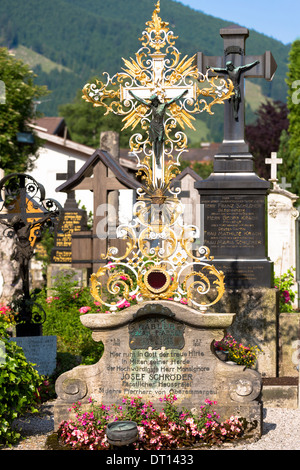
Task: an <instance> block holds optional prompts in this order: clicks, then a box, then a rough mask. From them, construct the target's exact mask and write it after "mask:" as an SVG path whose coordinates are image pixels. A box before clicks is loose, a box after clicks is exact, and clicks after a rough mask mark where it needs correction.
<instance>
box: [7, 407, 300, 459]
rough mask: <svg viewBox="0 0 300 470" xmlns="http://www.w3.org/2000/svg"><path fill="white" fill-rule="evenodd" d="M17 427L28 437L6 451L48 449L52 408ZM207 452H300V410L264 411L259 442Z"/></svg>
mask: <svg viewBox="0 0 300 470" xmlns="http://www.w3.org/2000/svg"><path fill="white" fill-rule="evenodd" d="M16 425H17V426H18V427H21V428H22V435H24V436H26V438H25V439H24V440H22V441H20V443H19V444H17V445H15V446H13V447H7V448H5V449H3V450H45V442H46V439H47V436H48V435H50V434H52V432H53V430H54V421H53V405H52V404H51V403H46V404H44V405H42V407H41V409H40V412H39V413H38V414H37V415H28V416H25V417H23V418H22V419H19V420H18V422H17V423H16ZM203 450H204V449H203ZM205 450H300V409H298V410H296V409H295V410H291V409H282V408H267V409H264V424H263V435H262V438H261V439H260V440H259V441H257V442H254V443H249V444H242V443H241V444H238V445H237V446H234V447H233V446H232V445H226V446H224V447H218V448H214V447H213V448H209V449H205Z"/></svg>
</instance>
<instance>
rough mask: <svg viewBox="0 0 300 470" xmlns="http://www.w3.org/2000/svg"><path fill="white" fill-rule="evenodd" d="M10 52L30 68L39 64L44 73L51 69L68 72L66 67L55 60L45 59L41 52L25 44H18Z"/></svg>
mask: <svg viewBox="0 0 300 470" xmlns="http://www.w3.org/2000/svg"><path fill="white" fill-rule="evenodd" d="M12 53H13V54H14V55H15V57H16V59H20V60H22V61H23V62H25V64H27V65H29V67H31V68H32V69H33V68H34V67H36V66H37V65H40V66H41V69H42V71H43V72H45V73H50V72H51V71H52V70H55V69H56V70H58V71H59V72H60V71H62V70H65V71H69V72H70V69H68V68H67V67H64V66H63V65H60V64H57V63H56V62H53V61H52V60H50V59H47V57H45V56H43V55H42V54H38V53H37V52H34V51H33V50H32V49H29V48H28V47H25V46H21V45H20V46H18V47H17V48H16V49H13V50H12Z"/></svg>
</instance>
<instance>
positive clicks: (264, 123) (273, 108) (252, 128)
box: [245, 100, 289, 180]
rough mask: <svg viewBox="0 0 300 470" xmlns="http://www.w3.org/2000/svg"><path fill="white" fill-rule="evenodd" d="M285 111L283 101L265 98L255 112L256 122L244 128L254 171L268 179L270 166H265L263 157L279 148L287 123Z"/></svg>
mask: <svg viewBox="0 0 300 470" xmlns="http://www.w3.org/2000/svg"><path fill="white" fill-rule="evenodd" d="M287 112H288V110H287V106H286V104H285V103H282V102H281V101H275V102H272V101H270V100H267V102H266V103H262V104H261V106H260V107H259V109H258V111H257V112H256V115H257V119H256V122H255V123H254V124H250V125H248V126H246V129H245V137H246V140H247V142H248V143H249V150H250V153H251V154H252V155H253V156H254V164H255V169H256V172H257V174H258V175H259V176H260V177H261V178H265V179H266V180H268V179H270V168H269V167H268V166H266V164H265V159H266V158H268V157H270V155H271V152H277V151H278V149H279V145H280V136H281V133H282V131H283V130H287V129H288V125H289V122H288V118H287Z"/></svg>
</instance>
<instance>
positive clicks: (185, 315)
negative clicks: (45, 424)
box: [54, 301, 262, 434]
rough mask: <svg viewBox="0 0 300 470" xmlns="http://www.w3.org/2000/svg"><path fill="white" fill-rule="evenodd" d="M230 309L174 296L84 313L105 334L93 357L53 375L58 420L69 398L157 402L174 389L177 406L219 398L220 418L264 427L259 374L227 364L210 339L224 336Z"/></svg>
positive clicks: (95, 332) (97, 335)
mask: <svg viewBox="0 0 300 470" xmlns="http://www.w3.org/2000/svg"><path fill="white" fill-rule="evenodd" d="M234 317H235V315H234V314H210V313H205V314H201V313H199V312H198V311H195V310H193V309H191V308H189V307H187V306H185V305H181V304H177V303H176V302H172V301H160V302H158V301H157V302H145V303H143V304H141V305H135V306H132V307H130V308H128V309H126V311H122V314H121V313H109V314H104V315H99V314H98V315H84V316H82V317H81V322H82V323H83V325H84V326H86V327H87V328H90V329H91V330H92V336H93V339H94V340H95V341H103V344H104V354H103V356H102V358H101V359H100V360H99V362H98V363H97V364H94V365H92V366H79V367H76V368H74V369H73V370H72V371H69V372H67V373H65V374H62V375H61V376H60V377H59V378H58V379H57V382H56V393H57V396H58V399H57V400H56V403H55V406H54V415H55V426H56V427H57V426H58V425H59V423H60V422H61V421H62V420H63V419H69V417H70V413H71V412H70V411H69V408H70V404H72V403H74V402H76V401H78V400H80V401H81V403H83V405H84V404H85V403H88V399H89V397H92V398H93V399H95V400H96V401H97V402H98V403H104V404H106V405H109V404H112V403H117V404H121V403H122V398H123V397H124V396H128V395H129V396H133V395H135V396H137V395H139V396H142V398H143V399H144V400H151V401H152V402H153V403H154V406H155V407H156V408H157V409H159V408H160V407H161V403H160V401H159V398H162V397H164V395H165V394H169V393H171V392H173V393H175V394H176V396H177V403H178V405H179V407H180V406H181V407H187V408H189V409H196V410H199V408H200V406H201V405H202V404H204V400H205V399H206V398H208V399H210V400H214V401H217V405H216V406H215V409H216V411H217V412H218V413H219V414H220V415H221V417H222V419H225V418H228V417H229V416H231V415H232V414H235V415H236V414H237V415H239V416H241V415H243V417H245V418H246V419H248V420H249V421H253V420H257V421H258V423H259V425H258V427H257V429H256V432H257V433H258V434H260V432H261V422H262V421H261V406H262V405H261V403H260V402H259V396H260V391H261V376H260V374H259V373H258V372H256V371H254V370H249V369H246V370H245V369H244V367H242V366H238V365H232V364H227V363H225V362H223V361H221V360H220V359H219V358H218V357H217V355H216V354H215V353H214V351H213V348H212V344H213V342H214V341H216V340H220V339H222V338H223V337H224V334H225V333H224V332H225V329H226V328H228V327H229V326H230V325H231V324H232V322H233V319H234Z"/></svg>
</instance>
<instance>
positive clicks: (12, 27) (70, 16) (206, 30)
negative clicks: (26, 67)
mask: <svg viewBox="0 0 300 470" xmlns="http://www.w3.org/2000/svg"><path fill="white" fill-rule="evenodd" d="M154 4H155V0H109V1H106V0H84V1H83V0H51V1H50V2H46V0H26V2H21V0H1V2H0V46H5V47H8V48H9V49H14V50H15V53H16V56H17V57H22V53H23V54H24V51H27V55H28V57H29V58H27V61H28V60H29V62H30V51H32V55H34V53H38V54H39V55H37V54H35V55H34V66H33V69H34V71H35V72H36V73H37V74H38V78H37V83H38V84H43V85H47V86H48V88H49V89H50V90H51V91H52V93H51V95H50V96H49V97H47V99H45V102H44V103H42V104H41V105H39V110H40V111H41V112H44V113H45V114H46V115H57V113H58V107H59V106H60V105H61V104H64V103H68V102H70V101H72V100H73V98H74V97H75V95H76V92H77V90H78V89H81V88H82V87H83V85H84V84H85V83H86V82H87V81H89V80H90V79H91V78H92V77H95V76H97V77H100V76H101V75H102V73H103V72H104V71H107V72H109V73H110V74H114V73H116V72H118V71H119V70H120V68H121V67H122V60H121V58H122V57H128V56H133V55H134V54H135V52H136V51H137V50H138V49H139V48H140V47H141V43H140V41H139V40H138V38H139V37H141V33H142V31H143V29H144V26H145V22H146V21H148V20H150V19H151V15H152V12H153V9H154ZM216 15H217V12H216ZM160 16H161V17H162V18H163V19H164V20H166V21H168V22H169V23H170V28H171V29H172V30H173V31H174V33H175V34H176V36H179V38H178V40H177V41H176V46H177V47H178V49H179V50H180V51H181V52H182V53H184V54H188V55H193V54H195V53H196V52H197V51H203V52H204V53H205V54H208V55H220V54H221V53H222V50H223V41H222V38H221V37H220V35H219V30H220V28H221V27H225V26H228V25H229V24H230V23H228V22H226V21H223V20H219V19H217V18H214V17H212V16H208V15H205V14H203V13H201V12H196V11H194V10H192V9H190V8H189V7H186V6H183V5H182V4H181V3H179V2H177V1H173V0H162V1H161V14H160ZM20 46H22V47H20ZM24 46H25V47H24ZM266 50H271V51H272V53H273V55H274V57H275V60H276V61H277V63H278V70H277V73H276V76H275V79H274V81H273V82H272V83H269V82H266V81H263V80H258V81H255V83H257V84H259V86H261V87H262V88H261V89H262V92H263V94H264V95H265V96H267V97H270V98H273V99H276V100H281V101H285V100H286V84H285V76H286V71H287V60H288V52H289V46H285V45H283V44H282V43H281V42H279V41H276V40H274V39H272V38H269V37H267V36H264V35H262V34H258V33H256V32H254V31H251V32H250V38H249V39H248V40H247V53H249V54H261V53H264V52H265V51H266ZM22 51H23V52H22ZM38 57H40V58H41V60H40V61H39V60H37V58H38ZM43 57H45V58H47V59H49V61H48V62H47V63H48V64H51V63H52V66H51V67H48V68H47V67H46V66H44V62H43V60H42V58H43ZM32 60H33V58H32ZM50 61H52V62H50ZM0 79H1V77H0ZM218 114H220V111H218ZM220 116H222V113H221V114H220ZM252 117H253V116H252ZM216 118H218V116H216ZM204 119H205V122H207V126H208V128H209V129H210V131H211V133H214V132H218V125H216V121H215V120H214V128H213V127H212V126H213V124H212V120H211V119H208V117H205V118H204ZM213 137H214V136H213Z"/></svg>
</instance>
